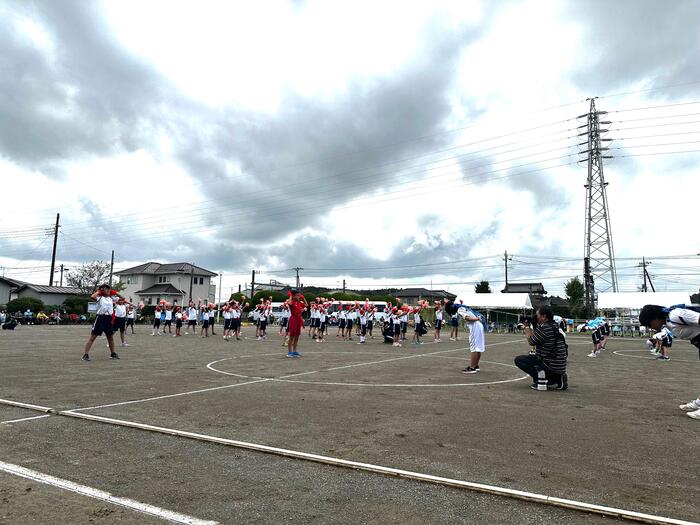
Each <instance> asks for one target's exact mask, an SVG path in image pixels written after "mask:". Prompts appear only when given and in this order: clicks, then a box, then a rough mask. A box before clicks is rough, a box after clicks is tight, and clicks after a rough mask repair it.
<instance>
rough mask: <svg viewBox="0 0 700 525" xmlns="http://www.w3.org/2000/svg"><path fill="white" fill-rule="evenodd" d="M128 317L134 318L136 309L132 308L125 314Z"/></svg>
mask: <svg viewBox="0 0 700 525" xmlns="http://www.w3.org/2000/svg"><path fill="white" fill-rule="evenodd" d="M126 316H127V317H128V318H129V319H134V318H135V317H136V311H135V310H134V309H133V308H132V309H131V310H129V311H128V312H127V314H126Z"/></svg>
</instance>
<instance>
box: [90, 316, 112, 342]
mask: <svg viewBox="0 0 700 525" xmlns="http://www.w3.org/2000/svg"><path fill="white" fill-rule="evenodd" d="M90 333H91V334H92V335H96V336H100V335H102V334H105V335H106V336H107V337H111V336H112V334H113V333H114V327H113V326H112V316H111V315H98V316H97V317H95V322H94V324H93V325H92V331H91V332H90Z"/></svg>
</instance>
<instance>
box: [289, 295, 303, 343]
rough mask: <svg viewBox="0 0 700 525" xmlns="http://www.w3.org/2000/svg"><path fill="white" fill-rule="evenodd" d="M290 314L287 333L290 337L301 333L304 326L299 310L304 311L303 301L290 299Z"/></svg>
mask: <svg viewBox="0 0 700 525" xmlns="http://www.w3.org/2000/svg"><path fill="white" fill-rule="evenodd" d="M289 311H290V312H291V316H290V317H289V327H288V333H289V336H290V337H294V336H297V335H301V331H302V329H303V328H304V319H302V317H301V312H303V311H304V303H302V302H301V301H294V300H293V301H292V304H290V305H289Z"/></svg>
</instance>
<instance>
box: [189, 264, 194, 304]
mask: <svg viewBox="0 0 700 525" xmlns="http://www.w3.org/2000/svg"><path fill="white" fill-rule="evenodd" d="M193 284H194V263H190V301H192V285H193Z"/></svg>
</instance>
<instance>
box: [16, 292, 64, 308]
mask: <svg viewBox="0 0 700 525" xmlns="http://www.w3.org/2000/svg"><path fill="white" fill-rule="evenodd" d="M17 297H18V298H19V299H22V298H24V297H33V298H35V299H39V300H40V301H41V302H43V303H44V304H45V305H51V304H55V305H61V304H63V301H65V300H66V298H68V297H75V296H74V295H72V294H63V293H39V292H35V291H34V290H32V289H31V288H25V289H24V290H22V291H21V292H19V293H18V294H17Z"/></svg>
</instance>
